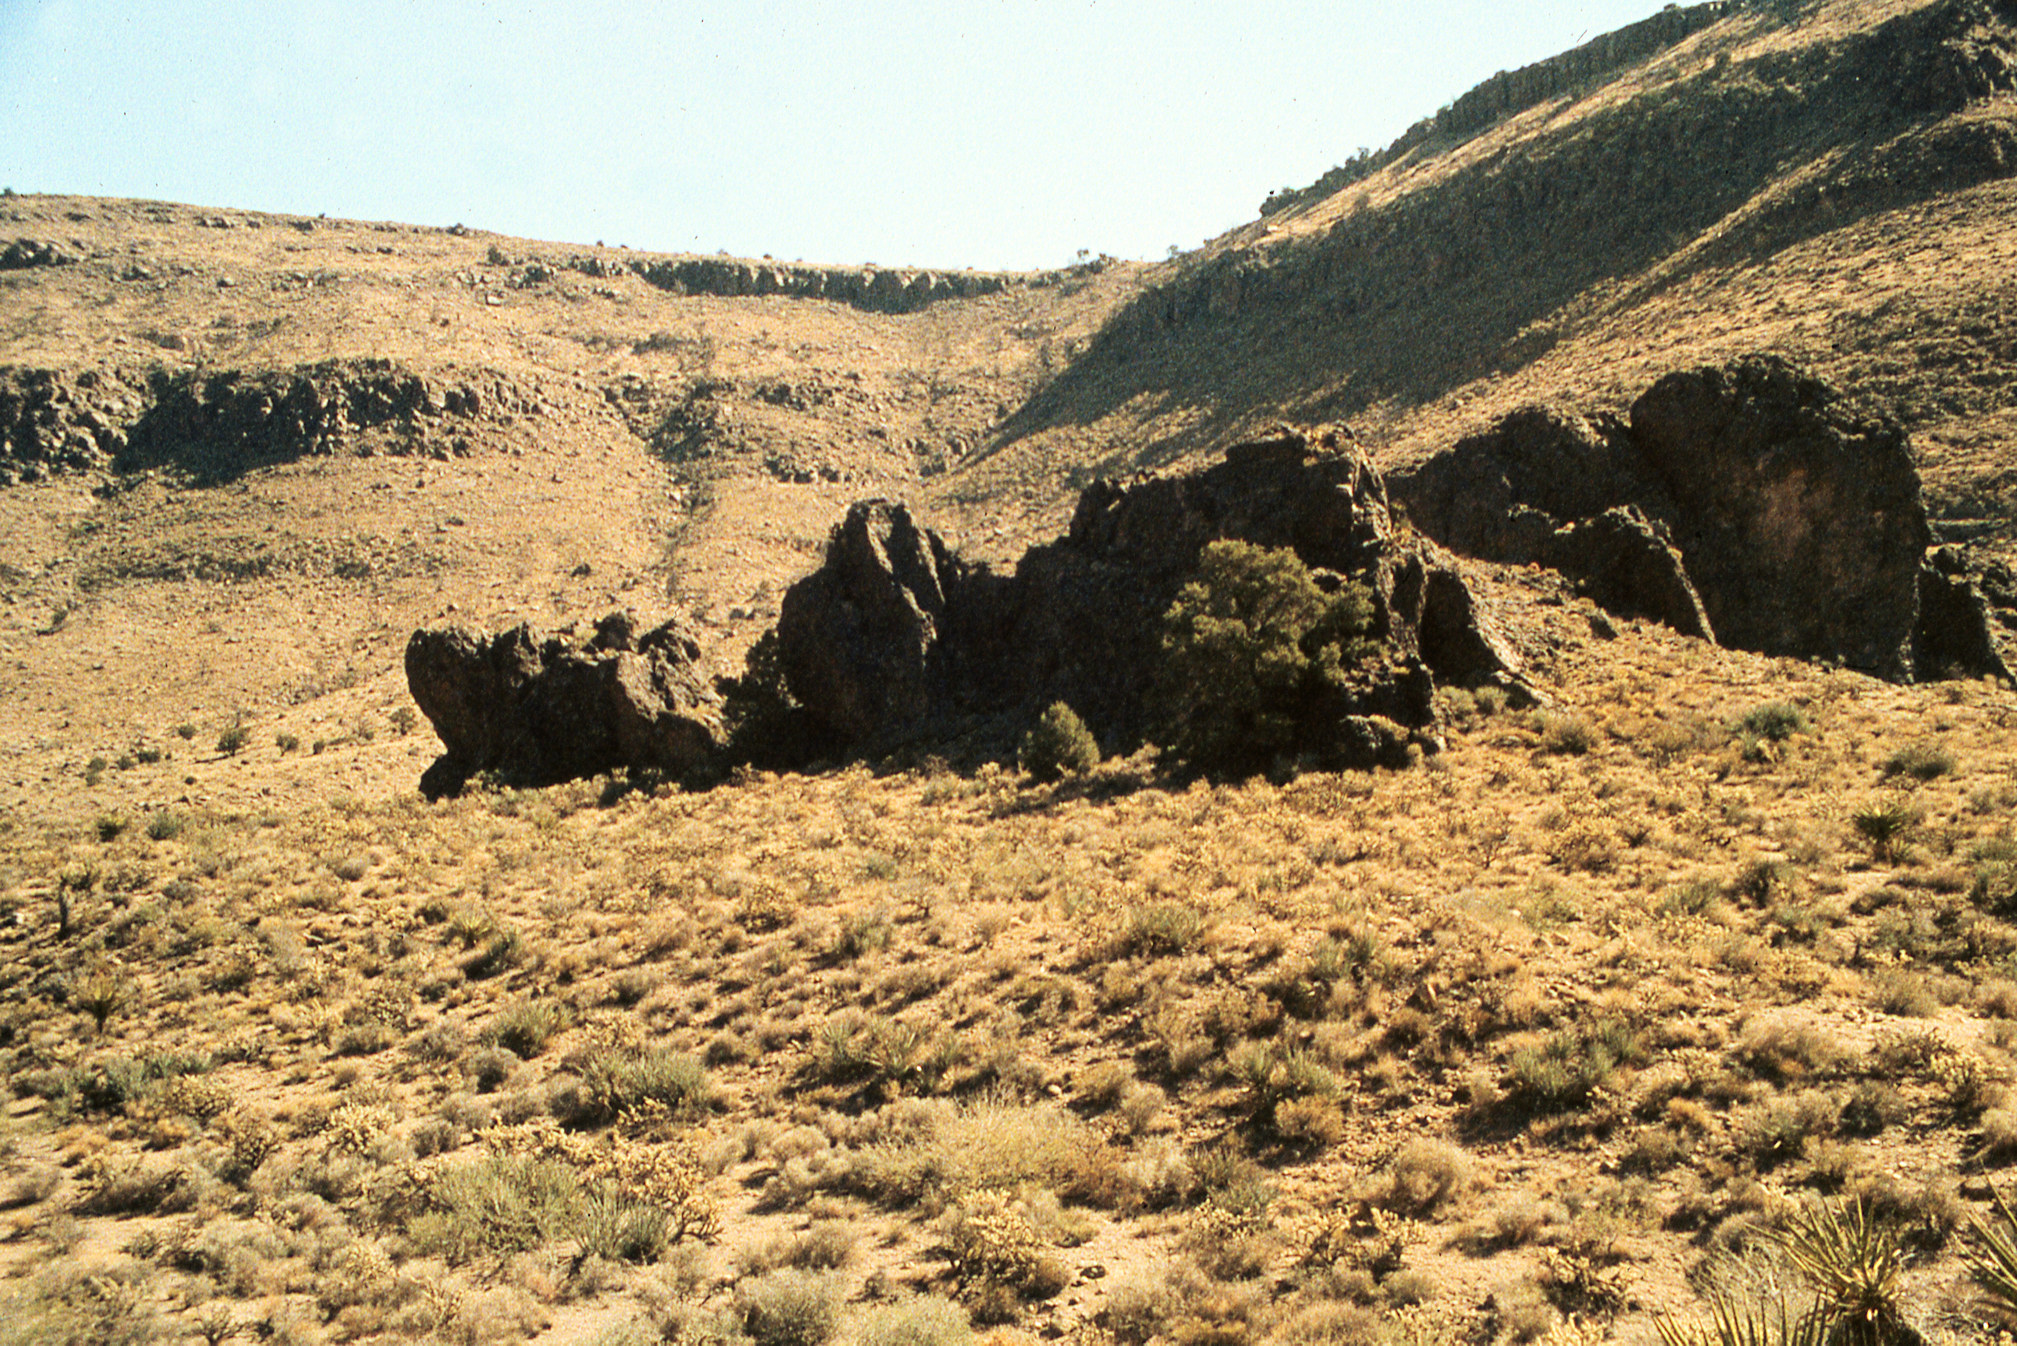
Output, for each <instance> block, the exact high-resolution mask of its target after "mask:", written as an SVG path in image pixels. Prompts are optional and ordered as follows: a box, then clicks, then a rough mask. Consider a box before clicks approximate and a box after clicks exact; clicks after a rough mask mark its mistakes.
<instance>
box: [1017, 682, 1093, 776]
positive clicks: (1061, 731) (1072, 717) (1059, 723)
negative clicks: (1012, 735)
mask: <svg viewBox="0 0 2017 1346" xmlns="http://www.w3.org/2000/svg"><path fill="white" fill-rule="evenodd" d="M1017 756H1018V758H1020V760H1021V761H1022V768H1023V770H1024V771H1027V772H1029V773H1030V775H1031V776H1033V777H1035V778H1036V779H1037V780H1040V781H1054V780H1056V779H1058V777H1060V776H1062V775H1064V774H1065V773H1066V772H1072V773H1074V774H1076V773H1078V772H1082V771H1090V770H1092V769H1093V768H1094V767H1096V766H1098V765H1099V764H1100V745H1099V742H1098V741H1097V740H1096V739H1094V738H1093V732H1092V730H1090V729H1088V728H1086V722H1085V721H1084V720H1081V719H1080V718H1079V717H1078V712H1077V711H1075V710H1073V709H1072V708H1071V707H1070V706H1068V705H1066V704H1065V703H1064V702H1062V701H1053V702H1051V704H1050V709H1048V710H1046V711H1045V712H1044V713H1043V718H1042V719H1040V720H1038V721H1037V722H1036V726H1035V727H1034V728H1032V729H1031V730H1030V731H1029V732H1028V733H1026V734H1024V735H1023V737H1022V745H1021V749H1020V751H1019V752H1018V753H1017Z"/></svg>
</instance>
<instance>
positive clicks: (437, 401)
mask: <svg viewBox="0 0 2017 1346" xmlns="http://www.w3.org/2000/svg"><path fill="white" fill-rule="evenodd" d="M543 410H544V403H543V400H542V398H541V395H540V392H539V390H538V389H537V388H527V387H524V386H522V385H521V384H519V383H517V382H515V381H514V380H512V379H510V378H507V377H505V376H504V375H501V374H497V373H494V372H490V371H484V370H448V371H440V372H421V371H418V370H413V369H408V368H405V367H402V366H400V365H396V364H394V363H393V362H391V361H389V360H377V359H363V360H327V361H323V362H321V363H318V364H313V365H303V366H299V367H297V368H293V369H277V370H221V371H211V372H202V371H182V372H169V371H164V370H158V369H157V370H152V371H149V372H147V373H144V374H143V373H140V372H138V371H132V370H123V371H122V370H117V369H82V370H76V371H62V370H51V369H34V368H21V367H12V366H10V367H5V368H0V484H10V483H12V482H14V481H22V480H31V481H32V480H35V479H38V478H40V477H44V476H49V475H54V474H61V473H69V472H105V471H114V472H132V471H140V470H145V469H148V468H169V469H172V470H175V471H180V472H186V473H188V474H190V475H191V476H193V477H195V478H197V479H199V480H219V479H223V478H226V477H230V476H234V475H236V474H238V473H241V472H244V471H246V470H248V469H250V468H254V467H259V466H263V465H265V464H269V463H278V462H287V461H290V460H292V459H296V458H304V457H311V456H318V455H328V454H334V453H344V452H351V451H356V450H359V449H365V450H367V451H384V452H388V453H402V454H425V455H431V456H435V457H447V456H450V455H454V454H459V453H463V452H466V451H467V449H468V439H467V436H468V435H469V433H470V432H471V431H472V430H474V429H476V428H477V427H478V426H479V425H480V424H482V423H486V422H488V423H491V424H496V423H500V422H507V421H509V420H511V419H513V418H515V417H518V416H525V415H538V414H540V413H541V412H542V411H543ZM374 432H383V433H382V434H379V435H377V436H376V438H373V435H374Z"/></svg>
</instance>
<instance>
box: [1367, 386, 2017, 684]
mask: <svg viewBox="0 0 2017 1346" xmlns="http://www.w3.org/2000/svg"><path fill="white" fill-rule="evenodd" d="M1393 489H1394V492H1395V494H1396V496H1397V497H1399V498H1400V499H1401V500H1402V501H1403V502H1404V503H1405V504H1406V506H1407V508H1408V511H1409V517H1410V518H1411V519H1412V520H1413V522H1414V523H1415V524H1416V525H1417V526H1418V527H1420V528H1422V529H1423V530H1424V531H1425V532H1427V533H1429V534H1430V535H1431V536H1432V537H1435V538H1437V539H1438V540H1440V541H1442V542H1443V543H1445V544H1446V545H1448V546H1451V547H1453V548H1456V549H1457V550H1460V551H1464V552H1468V553H1470V554H1472V555H1476V556H1481V557H1484V558H1487V559H1490V560H1495V561H1506V562H1516V563H1517V562H1540V563H1542V564H1545V565H1549V566H1553V567H1554V568H1556V569H1558V570H1560V571H1562V572H1563V573H1564V574H1566V575H1569V576H1571V577H1572V578H1574V579H1575V580H1577V581H1578V583H1579V584H1580V586H1581V587H1582V588H1583V589H1584V591H1585V592H1587V593H1588V594H1590V596H1591V597H1593V598H1594V599H1596V601H1597V602H1599V603H1601V604H1603V605H1604V606H1605V607H1607V608H1610V609H1611V610H1612V611H1614V612H1618V613H1620V614H1623V615H1628V616H1645V617H1651V618H1654V619H1656V620H1659V621H1663V622H1666V623H1667V624H1669V625H1671V626H1673V627H1674V628H1675V629H1676V630H1679V631H1682V632H1685V633H1687V634H1690V635H1699V636H1703V637H1707V638H1710V639H1715V640H1719V641H1721V642H1722V643H1724V644H1726V645H1731V646H1734V647H1737V648H1739V649H1748V650H1757V651H1759V652H1761V653H1765V654H1778V655H1792V656H1795V657H1798V658H1804V659H1825V660H1832V661H1836V662H1840V663H1843V664H1847V665H1848V666H1850V667H1852V668H1858V669H1862V670H1864V671H1865V672H1870V673H1875V674H1877V675H1879V676H1882V677H1887V678H1894V679H1909V678H1912V677H1915V676H1948V675H1954V674H1966V675H1977V674H1987V673H2000V672H2001V671H2002V669H2003V662H2002V660H2001V659H2000V658H1998V657H1996V655H1995V649H1994V644H1993V642H1992V641H1991V640H1990V639H1989V636H1988V632H1987V626H1988V617H1987V615H1986V614H1987V611H1988V609H1987V607H1986V606H1985V604H1984V603H1983V602H1982V601H1980V599H1981V595H1980V594H1979V593H1977V592H1975V591H1974V590H1972V589H1970V588H1969V587H1968V585H1967V584H1966V583H1965V582H1962V583H1961V584H1960V586H1959V587H1958V588H1957V587H1956V583H1955V582H1954V581H1953V580H1952V579H1951V577H1949V576H1947V575H1944V574H1942V573H1940V572H1937V571H1933V570H1929V569H1927V568H1926V566H1925V565H1924V559H1925V556H1926V548H1927V546H1928V544H1929V542H1930V540H1931V533H1930V531H1929V529H1928V527H1927V522H1926V509H1925V505H1924V503H1923V501H1922V499H1921V496H1920V490H1919V477H1918V473H1917V471H1916V470H1915V469H1914V467H1913V465H1912V455H1911V448H1910V445H1909V444H1908V443H1907V441H1906V437H1905V433H1904V431H1903V430H1902V429H1901V428H1900V427H1899V426H1898V424H1897V422H1895V421H1893V420H1891V419H1890V418H1888V417H1885V416H1882V415H1879V414H1876V413H1874V412H1871V411H1869V410H1867V409H1865V408H1863V407H1860V406H1858V405H1857V404H1856V403H1854V402H1853V401H1851V400H1849V399H1847V398H1844V397H1842V396H1840V395H1839V394H1837V393H1835V392H1834V391H1833V390H1832V389H1830V388H1828V387H1827V386H1826V385H1825V384H1823V383H1821V382H1819V381H1818V380H1815V379H1812V378H1808V377H1806V376H1804V375H1802V374H1800V373H1799V372H1798V371H1796V370H1794V369H1793V368H1791V367H1790V366H1788V365H1787V364H1785V363H1784V362H1783V361H1780V360H1778V359H1774V358H1758V359H1750V360H1741V361H1738V362H1736V363H1734V364H1731V365H1728V366H1725V367H1722V368H1706V369H1695V370H1689V371H1685V372H1682V373H1676V374H1670V375H1668V376H1667V377H1665V378H1663V379H1661V380H1660V381H1659V382H1658V383H1656V384H1654V385H1653V387H1652V388H1650V389H1648V390H1647V391H1646V392H1645V394H1644V395H1642V396H1641V397H1640V398H1639V399H1638V401H1637V402H1635V403H1634V404H1633V405H1632V409H1631V419H1630V423H1629V425H1626V424H1623V423H1620V422H1618V421H1616V420H1609V419H1605V418H1601V417H1599V418H1595V419H1584V418H1580V417H1575V416H1570V415H1565V414H1563V413H1560V412H1556V411H1550V410H1544V409H1535V410H1528V411H1522V412H1516V413H1514V414H1513V415H1511V416H1508V417H1507V418H1506V419H1505V420H1503V421H1501V422H1500V423H1499V424H1498V425H1497V426H1496V427H1494V428H1493V429H1492V430H1490V431H1488V432H1486V433H1485V434H1482V435H1475V436H1472V437H1470V438H1468V439H1465V440H1463V441H1461V442H1460V443H1458V444H1457V445H1456V446H1455V447H1453V448H1452V449H1451V450H1449V451H1448V452H1447V453H1443V454H1439V455H1437V456H1436V457H1435V458H1434V459H1431V460H1430V461H1429V462H1427V463H1425V464H1423V465H1421V466H1420V467H1419V468H1416V469H1415V470H1413V471H1411V472H1408V473H1405V474H1400V475H1397V476H1396V477H1395V479H1394V483H1393ZM1964 591H1965V592H1964ZM1971 595H1972V597H1971Z"/></svg>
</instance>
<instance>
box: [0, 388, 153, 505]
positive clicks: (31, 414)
mask: <svg viewBox="0 0 2017 1346" xmlns="http://www.w3.org/2000/svg"><path fill="white" fill-rule="evenodd" d="M146 401H147V398H146V392H145V389H144V387H142V386H135V384H134V383H132V382H129V381H128V380H126V379H125V378H123V377H121V376H120V375H119V374H117V373H114V372H111V371H100V370H95V369H84V370H78V371H76V372H75V373H64V372H59V371H57V370H53V369H35V368H26V367H23V366H19V365H8V366H4V367H0V486H11V485H13V484H14V483H15V482H17V481H37V480H40V479H41V478H43V477H47V476H53V475H58V474H63V473H72V472H90V471H102V470H103V469H104V468H106V467H108V466H109V465H110V464H111V462H112V460H113V459H114V457H116V456H117V455H118V454H119V453H120V452H121V451H123V450H124V449H125V447H126V431H127V429H128V428H129V427H130V426H131V425H132V424H133V422H134V421H135V420H136V419H138V418H139V416H140V414H141V412H142V410H143V409H144V407H145V406H146Z"/></svg>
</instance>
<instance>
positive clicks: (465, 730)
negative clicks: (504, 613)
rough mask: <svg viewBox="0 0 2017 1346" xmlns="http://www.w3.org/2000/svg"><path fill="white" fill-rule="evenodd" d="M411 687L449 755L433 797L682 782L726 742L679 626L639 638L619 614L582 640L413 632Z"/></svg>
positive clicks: (433, 772) (431, 778) (525, 633)
mask: <svg viewBox="0 0 2017 1346" xmlns="http://www.w3.org/2000/svg"><path fill="white" fill-rule="evenodd" d="M406 681H407V686H408V687H409V689H410V690H411V691H412V693H413V699H414V701H415V702H417V703H418V704H419V706H420V709H421V711H422V713H424V714H425V715H426V716H427V718H428V720H429V722H430V723H432V724H433V726H434V731H435V733H437V734H438V735H440V737H441V741H442V743H443V745H444V746H445V747H446V749H447V751H446V752H444V753H443V754H442V755H441V757H440V758H439V759H438V760H437V761H436V762H435V763H434V765H433V766H431V767H429V768H428V769H427V772H426V774H425V775H423V776H422V777H421V781H420V788H421V791H422V793H424V794H426V795H427V796H428V798H430V799H437V798H440V797H441V796H443V795H452V794H456V793H457V792H459V791H460V790H461V789H462V787H463V785H464V783H465V782H467V781H468V779H469V778H470V777H471V776H473V775H475V774H477V773H478V772H483V771H494V772H496V773H498V774H499V775H500V776H501V777H503V778H504V779H506V780H509V781H512V782H514V783H517V784H524V785H550V784H553V783H555V782H557V781H563V780H574V779H579V778H582V777H587V776H594V775H597V774H600V773H602V772H605V771H613V770H615V769H617V768H619V767H626V768H630V769H633V770H641V769H649V770H657V771H663V772H666V773H668V774H671V775H684V774H686V773H688V772H691V771H694V770H696V769H699V768H703V767H707V766H709V765H711V764H712V763H713V762H714V760H715V758H716V757H717V755H718V754H719V753H720V751H721V749H722V748H723V747H724V746H725V744H726V741H727V734H726V731H725V729H724V727H723V724H722V713H721V697H720V695H719V694H718V693H717V692H716V691H715V689H714V687H713V686H712V684H711V682H710V681H709V679H708V678H707V677H706V675H705V670H704V669H703V667H702V665H701V659H700V645H699V643H698V642H697V641H696V640H695V639H694V638H693V635H692V634H691V633H690V632H689V631H688V630H687V629H686V628H685V626H684V625H683V624H681V623H680V622H679V621H678V620H677V619H674V620H672V621H668V622H666V623H665V624H664V625H662V626H658V627H655V628H653V629H652V630H649V631H646V632H644V633H643V634H642V635H638V634H637V633H636V630H635V626H634V624H633V622H632V620H631V618H630V617H629V616H628V615H627V614H624V613H613V614H611V615H610V616H607V617H605V618H603V619H602V620H601V621H600V622H598V623H597V624H596V626H595V628H594V630H593V631H592V632H590V633H588V634H587V635H586V636H582V635H579V634H574V633H555V634H549V633H542V632H539V631H536V630H535V629H533V628H532V627H530V626H516V627H513V628H511V629H510V630H508V631H504V632H500V633H499V634H497V635H495V636H484V635H480V634H478V633H476V632H474V631H470V630H468V629H466V628H463V627H454V626H451V627H445V628H440V629H435V630H422V631H416V632H414V633H413V638H412V639H411V640H410V641H408V642H407V646H406Z"/></svg>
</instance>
